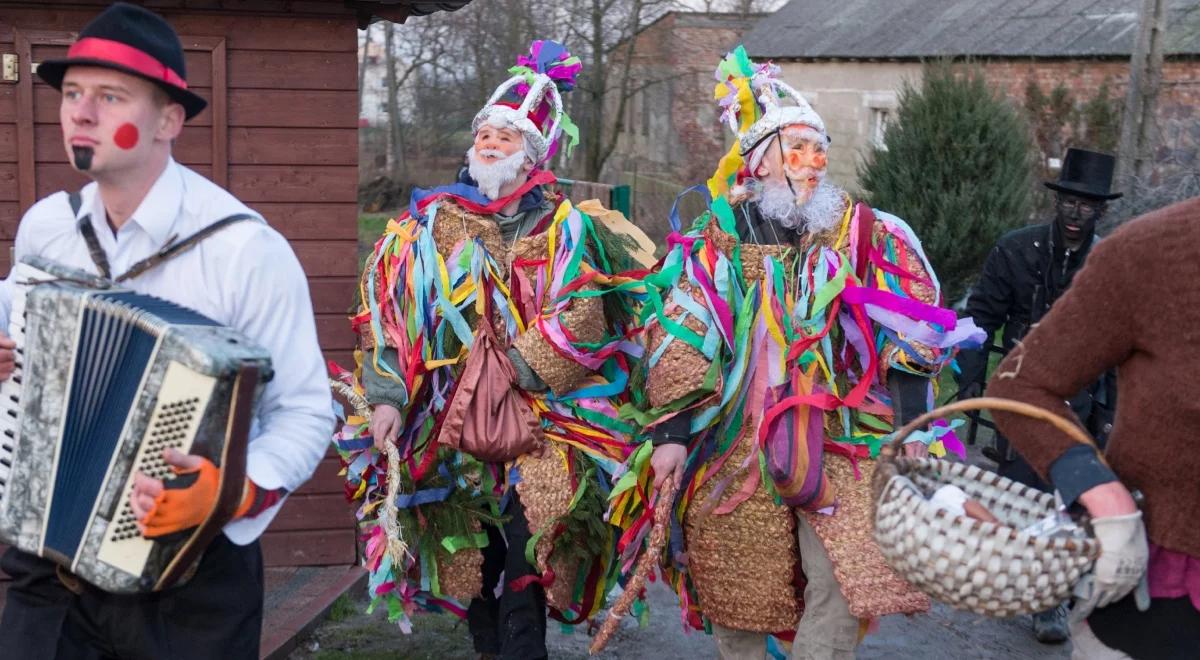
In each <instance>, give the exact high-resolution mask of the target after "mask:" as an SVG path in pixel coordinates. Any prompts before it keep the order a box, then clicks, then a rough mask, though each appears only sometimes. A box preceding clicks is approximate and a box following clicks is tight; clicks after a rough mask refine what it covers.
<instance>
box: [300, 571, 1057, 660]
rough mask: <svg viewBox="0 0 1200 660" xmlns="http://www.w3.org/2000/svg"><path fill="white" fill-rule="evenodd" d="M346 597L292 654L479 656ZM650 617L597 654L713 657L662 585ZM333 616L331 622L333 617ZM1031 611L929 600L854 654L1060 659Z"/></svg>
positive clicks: (323, 658) (608, 658) (464, 642)
mask: <svg viewBox="0 0 1200 660" xmlns="http://www.w3.org/2000/svg"><path fill="white" fill-rule="evenodd" d="M353 596H354V598H349V597H346V598H345V599H344V600H343V601H341V602H339V603H338V604H337V606H336V607H335V609H334V613H333V615H332V616H331V617H330V620H328V621H326V622H325V623H323V624H322V625H321V626H320V627H319V628H317V629H316V631H314V633H313V634H312V635H311V636H310V637H309V638H308V639H305V640H303V641H301V642H300V645H299V647H298V648H297V650H296V651H294V652H293V653H292V654H291V656H290V660H383V659H384V658H405V659H409V658H411V659H413V660H417V659H422V660H459V659H462V660H467V659H469V658H476V657H478V654H476V653H474V652H473V651H472V648H471V638H470V635H469V634H468V633H467V628H466V625H465V623H461V622H459V621H458V620H457V619H456V618H455V617H453V616H450V615H423V616H420V617H419V618H417V619H415V620H414V626H413V628H414V632H413V634H411V635H405V634H403V633H401V632H400V629H399V627H397V626H395V625H392V624H389V623H388V622H387V619H386V617H385V616H384V614H383V612H382V611H377V612H375V614H374V615H367V614H365V613H364V612H363V610H364V609H365V607H366V600H365V595H364V594H354V595H353ZM649 596H650V621H649V624H648V625H647V626H646V627H645V628H639V627H638V625H637V622H636V621H635V620H633V619H631V618H626V619H625V620H624V621H622V622H621V624H622V625H621V628H620V630H619V631H618V632H617V634H616V635H615V636H614V637H613V639H612V641H611V642H609V645H608V648H606V649H605V650H604V652H603V653H601V654H600V655H598V656H596V657H597V658H598V659H600V660H613V659H616V658H622V659H624V658H653V659H654V660H709V659H711V658H716V657H717V656H716V650H715V647H714V646H713V642H712V639H711V638H710V637H709V636H707V635H705V634H704V633H702V632H691V633H685V632H684V631H683V629H682V627H681V625H680V622H679V616H678V609H677V607H676V605H675V597H674V595H673V594H672V593H671V592H670V591H669V590H668V589H667V588H666V587H663V586H662V584H661V583H656V584H654V585H652V587H651V588H650V590H649ZM335 619H336V620H335ZM1030 625H1031V624H1030V621H1029V617H1019V618H1016V619H1009V620H997V619H989V618H986V617H980V616H976V615H973V614H967V613H964V612H958V611H955V610H952V609H950V608H948V607H945V606H942V605H935V606H934V609H933V611H932V612H930V613H929V614H925V615H920V616H914V617H904V616H893V617H885V618H884V619H883V620H882V621H881V622H880V626H879V630H878V631H877V632H875V633H872V634H871V635H868V636H867V638H866V639H865V640H864V641H863V643H862V645H861V646H859V649H858V657H859V658H863V659H882V658H920V659H921V660H961V659H963V658H972V659H980V660H990V659H995V660H1001V659H1004V660H1009V659H1023V658H1030V659H1033V658H1038V659H1041V658H1045V659H1047V660H1050V659H1055V660H1058V659H1064V660H1065V659H1066V658H1068V657H1069V656H1070V644H1069V643H1068V644H1065V645H1059V646H1047V645H1043V644H1039V643H1038V642H1037V641H1036V640H1034V639H1033V635H1032V633H1031V632H1030ZM590 642H591V638H590V637H588V635H587V633H586V631H585V630H583V629H579V630H576V631H575V632H573V633H571V632H567V633H564V632H563V631H561V630H559V629H558V628H557V627H553V628H551V629H550V631H549V632H548V633H547V635H546V643H547V647H548V649H549V652H550V657H551V658H561V659H572V660H573V659H582V658H585V657H587V647H588V644H590Z"/></svg>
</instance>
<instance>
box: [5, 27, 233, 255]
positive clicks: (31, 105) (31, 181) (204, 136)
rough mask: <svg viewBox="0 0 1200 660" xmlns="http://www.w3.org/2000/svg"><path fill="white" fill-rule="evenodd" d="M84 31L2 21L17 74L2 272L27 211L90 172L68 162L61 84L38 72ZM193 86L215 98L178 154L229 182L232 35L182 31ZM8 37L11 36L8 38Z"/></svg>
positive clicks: (9, 92)
mask: <svg viewBox="0 0 1200 660" xmlns="http://www.w3.org/2000/svg"><path fill="white" fill-rule="evenodd" d="M75 38H76V34H75V33H71V32H54V31H43V30H22V29H19V28H16V27H14V26H12V25H5V24H4V22H3V21H0V53H6V54H9V55H15V56H16V61H17V70H16V77H17V80H16V81H15V82H13V81H9V82H0V272H8V269H9V267H10V266H11V264H10V263H9V259H10V255H11V250H9V249H8V248H9V247H11V245H12V241H13V239H14V238H15V236H16V231H17V224H18V223H19V221H20V219H21V215H22V214H23V213H24V212H25V211H26V210H28V209H29V207H30V206H33V204H34V202H36V201H37V200H39V199H41V198H43V197H45V196H46V195H49V194H51V193H53V192H55V191H58V190H76V189H79V188H81V187H83V186H84V184H86V183H87V182H88V179H87V178H86V177H84V176H83V175H81V174H79V173H78V172H76V171H74V170H73V169H72V168H71V166H70V164H69V163H68V162H67V156H66V150H65V149H64V147H63V142H62V129H61V128H60V126H59V122H58V109H59V99H60V96H59V92H58V91H57V90H55V89H54V88H53V87H51V86H49V85H47V84H46V83H44V82H42V80H41V79H40V78H38V77H37V76H36V75H34V73H33V69H34V67H35V66H36V63H38V62H41V61H43V60H46V59H52V58H58V57H64V56H65V55H66V52H67V47H68V46H69V45H70V44H71V43H73V42H74V41H75ZM181 40H182V41H183V44H184V51H185V56H186V57H187V73H188V87H189V89H191V90H192V91H194V92H196V93H197V94H199V95H200V96H203V97H204V98H205V99H207V100H208V103H209V105H208V107H207V108H205V110H204V112H202V113H201V114H200V115H198V116H196V117H195V118H193V119H192V120H190V121H189V122H188V130H186V131H184V132H183V133H182V134H181V135H180V138H179V143H178V144H176V145H175V149H174V154H175V158H176V160H178V161H179V162H181V163H183V164H185V165H187V166H188V167H191V168H192V169H194V170H196V171H197V172H199V173H201V174H203V175H204V176H206V177H208V178H210V179H212V180H213V181H215V182H216V183H217V184H219V185H221V186H226V185H227V184H228V178H229V177H228V169H229V165H228V163H229V158H228V155H227V153H226V151H227V145H228V144H229V141H228V140H227V139H226V135H227V131H228V124H227V120H226V117H227V114H226V103H227V100H226V91H225V89H226V81H225V61H226V60H225V39H224V38H222V37H188V36H182V37H181ZM6 41H7V43H5V42H6Z"/></svg>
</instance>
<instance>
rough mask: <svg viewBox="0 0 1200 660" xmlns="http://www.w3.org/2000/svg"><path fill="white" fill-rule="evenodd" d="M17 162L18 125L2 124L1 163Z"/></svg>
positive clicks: (0, 135)
mask: <svg viewBox="0 0 1200 660" xmlns="http://www.w3.org/2000/svg"><path fill="white" fill-rule="evenodd" d="M0 116H2V115H0ZM15 162H17V125H16V124H0V163H15Z"/></svg>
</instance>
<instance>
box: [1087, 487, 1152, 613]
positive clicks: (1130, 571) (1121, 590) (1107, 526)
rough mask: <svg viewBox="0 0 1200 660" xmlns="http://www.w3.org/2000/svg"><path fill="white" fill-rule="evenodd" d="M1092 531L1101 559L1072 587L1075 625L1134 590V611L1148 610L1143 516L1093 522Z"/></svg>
mask: <svg viewBox="0 0 1200 660" xmlns="http://www.w3.org/2000/svg"><path fill="white" fill-rule="evenodd" d="M1092 530H1093V531H1095V533H1096V540H1097V541H1099V542H1100V557H1099V558H1098V559H1097V560H1096V565H1095V566H1093V567H1092V573H1091V575H1088V576H1086V577H1085V578H1084V579H1083V580H1081V581H1080V583H1079V584H1078V585H1076V587H1075V595H1076V604H1075V607H1074V608H1073V609H1072V611H1071V618H1072V619H1073V620H1075V621H1081V620H1083V619H1086V618H1087V616H1088V615H1089V614H1091V613H1092V610H1093V609H1095V608H1097V607H1107V606H1109V605H1111V604H1112V603H1115V602H1117V601H1118V600H1121V599H1122V598H1124V597H1125V596H1127V595H1128V594H1129V592H1131V591H1133V590H1134V588H1135V587H1136V588H1137V589H1138V592H1137V594H1136V599H1137V607H1138V609H1139V610H1142V611H1145V610H1146V608H1148V607H1149V606H1150V593H1149V589H1148V587H1147V583H1146V562H1147V561H1148V560H1149V558H1150V548H1149V546H1148V545H1147V544H1146V527H1145V525H1143V524H1142V512H1141V511H1137V512H1135V513H1130V514H1127V515H1123V516H1108V517H1106V518H1094V519H1092Z"/></svg>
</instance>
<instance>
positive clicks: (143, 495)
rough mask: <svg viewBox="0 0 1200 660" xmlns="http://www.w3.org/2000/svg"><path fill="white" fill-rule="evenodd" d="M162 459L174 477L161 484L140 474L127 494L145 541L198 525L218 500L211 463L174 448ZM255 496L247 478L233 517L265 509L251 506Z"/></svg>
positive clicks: (216, 473) (218, 478) (218, 477)
mask: <svg viewBox="0 0 1200 660" xmlns="http://www.w3.org/2000/svg"><path fill="white" fill-rule="evenodd" d="M163 460H165V461H166V462H167V464H168V465H170V466H171V470H173V471H174V472H175V475H176V477H175V478H174V479H171V480H169V481H167V482H163V481H161V480H159V479H154V478H151V477H148V476H146V475H145V474H142V473H141V472H139V473H137V475H136V476H134V479H133V492H132V493H130V494H129V503H130V505H131V506H132V507H133V514H134V516H135V517H136V518H137V520H138V529H140V530H141V532H142V536H145V537H146V538H156V537H159V536H166V535H167V534H174V533H175V532H182V531H183V530H186V529H191V528H193V527H197V526H199V525H200V523H202V522H204V520H205V518H207V517H208V514H209V512H210V511H212V508H213V505H214V504H215V503H216V501H217V488H218V485H219V484H220V481H221V475H220V472H219V471H218V470H217V466H215V465H213V463H212V461H210V460H208V459H207V458H203V457H201V456H193V455H191V454H184V453H183V452H180V451H178V450H175V449H168V450H166V451H164V452H163ZM270 492H274V491H270ZM257 495H258V488H257V487H255V485H254V482H252V481H250V480H249V479H247V480H246V487H245V490H244V492H243V496H242V501H241V503H240V504H239V505H238V508H237V512H236V513H234V516H233V517H234V518H241V517H242V516H245V515H246V514H247V513H249V512H250V509H251V508H252V507H253V508H255V509H257V511H261V510H262V509H263V508H265V507H261V506H259V507H254V505H255V504H256V501H257V500H261V499H262V498H259V497H257ZM271 499H272V501H271V504H274V502H275V501H278V499H279V498H278V497H275V498H271ZM257 503H258V504H260V505H261V504H262V503H261V502H257ZM257 511H256V513H257Z"/></svg>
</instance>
